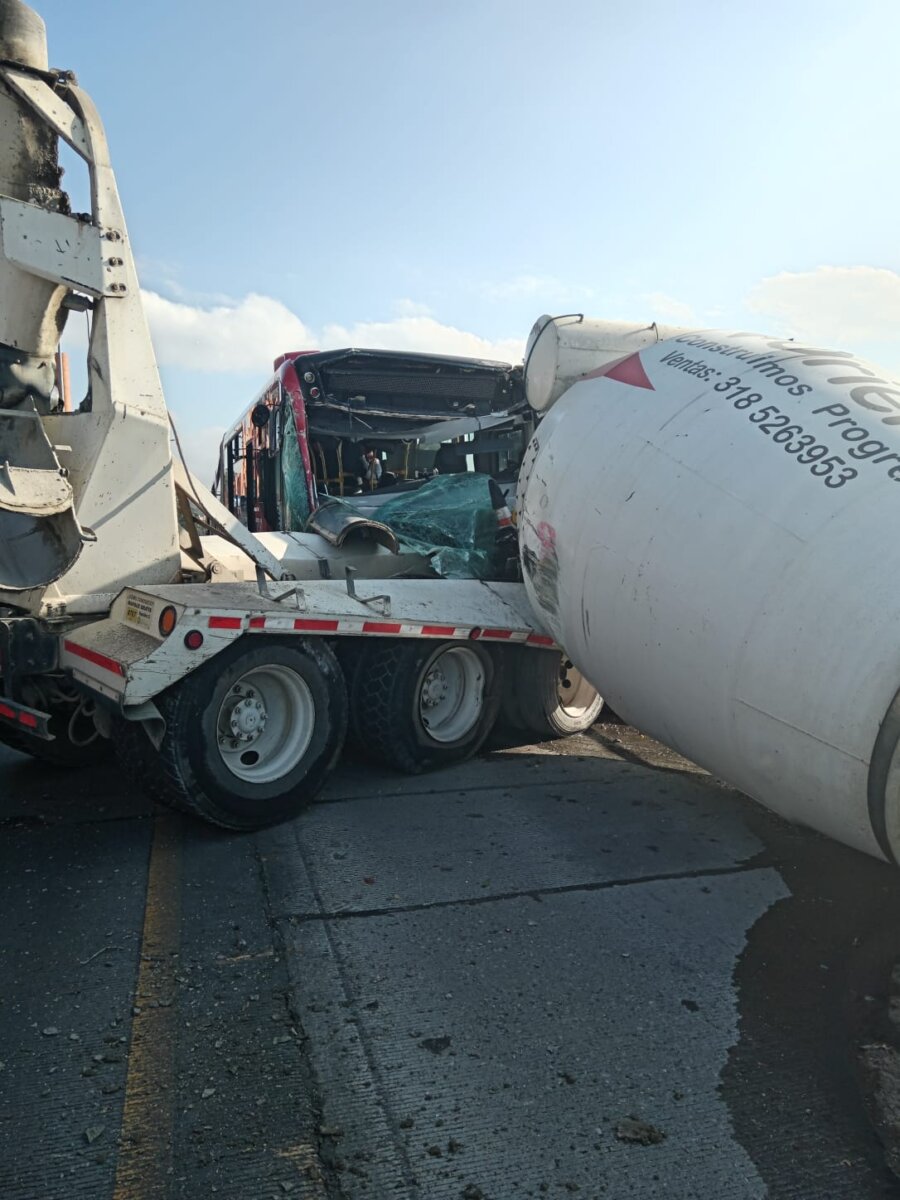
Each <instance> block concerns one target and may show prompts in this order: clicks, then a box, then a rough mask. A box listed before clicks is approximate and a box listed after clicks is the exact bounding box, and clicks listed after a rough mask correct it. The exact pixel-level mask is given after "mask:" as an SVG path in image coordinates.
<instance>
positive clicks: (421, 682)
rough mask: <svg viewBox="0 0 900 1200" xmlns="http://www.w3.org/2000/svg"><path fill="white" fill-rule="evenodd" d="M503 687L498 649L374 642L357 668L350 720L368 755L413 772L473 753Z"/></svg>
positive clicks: (491, 720) (459, 644) (496, 709)
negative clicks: (494, 652)
mask: <svg viewBox="0 0 900 1200" xmlns="http://www.w3.org/2000/svg"><path fill="white" fill-rule="evenodd" d="M502 687H503V669H502V663H501V661H500V659H499V657H497V656H495V655H494V654H492V653H491V651H490V650H489V649H488V648H487V647H485V646H482V645H478V644H476V643H474V642H441V643H440V644H439V645H435V644H434V643H433V642H421V641H414V640H412V639H410V640H405V641H397V642H372V643H371V644H370V645H367V646H365V647H364V648H363V649H362V650H361V651H360V655H359V660H358V662H357V665H356V670H355V671H354V673H353V687H352V692H351V707H352V709H353V720H352V724H353V727H354V729H355V730H356V734H357V737H358V739H359V741H360V743H361V744H362V745H364V746H365V748H366V751H367V752H368V754H369V755H370V756H371V757H373V758H375V759H377V760H379V761H381V762H383V763H385V764H387V765H388V766H390V767H394V768H396V769H397V770H400V771H405V772H406V773H407V774H410V775H416V774H419V773H420V772H421V771H427V770H430V769H432V768H434V767H443V766H449V765H450V764H451V763H456V762H462V761H463V760H464V759H467V758H470V757H471V756H472V755H473V754H475V752H476V751H477V750H478V749H479V747H480V746H481V745H482V743H483V742H484V740H485V738H486V737H487V736H488V734H489V733H490V731H491V729H492V728H493V726H494V722H495V721H496V719H497V713H498V712H499V709H500V696H501V693H502Z"/></svg>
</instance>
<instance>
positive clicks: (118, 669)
mask: <svg viewBox="0 0 900 1200" xmlns="http://www.w3.org/2000/svg"><path fill="white" fill-rule="evenodd" d="M65 648H66V650H68V652H69V653H70V654H74V655H75V657H76V658H83V659H84V660H85V662H89V663H93V664H94V666H95V667H102V668H103V670H104V671H109V672H110V673H111V674H112V675H121V676H122V677H123V678H124V676H125V668H124V667H123V666H122V664H121V663H118V662H116V660H115V659H114V658H107V657H106V655H105V654H98V653H97V651H96V650H88V648H87V647H86V646H79V645H78V644H77V643H76V642H66V643H65Z"/></svg>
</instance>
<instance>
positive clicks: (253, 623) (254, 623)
mask: <svg viewBox="0 0 900 1200" xmlns="http://www.w3.org/2000/svg"><path fill="white" fill-rule="evenodd" d="M265 627H266V618H265V617H251V618H250V628H251V629H265Z"/></svg>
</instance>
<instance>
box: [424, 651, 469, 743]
mask: <svg viewBox="0 0 900 1200" xmlns="http://www.w3.org/2000/svg"><path fill="white" fill-rule="evenodd" d="M484 684H485V677H484V664H483V663H482V661H481V659H480V657H479V656H478V655H477V654H476V653H475V651H474V650H471V649H470V648H469V647H468V646H454V647H452V648H451V649H449V650H442V651H441V652H440V653H438V654H436V655H435V656H434V658H432V659H431V661H430V662H429V663H428V664H427V665H426V667H425V670H424V672H423V673H422V677H421V680H420V682H419V689H418V712H419V720H420V721H421V723H422V727H423V729H424V730H425V732H426V733H427V734H428V736H429V737H430V738H433V739H434V741H436V742H441V743H443V744H447V743H450V742H458V741H459V740H460V738H463V737H465V736H466V734H468V733H471V732H472V730H473V729H474V728H475V727H476V726H477V724H478V722H479V720H480V718H481V712H482V709H483V708H484Z"/></svg>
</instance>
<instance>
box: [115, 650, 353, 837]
mask: <svg viewBox="0 0 900 1200" xmlns="http://www.w3.org/2000/svg"><path fill="white" fill-rule="evenodd" d="M156 704H157V707H158V708H159V711H160V714H161V715H162V717H163V719H164V720H165V732H164V734H163V737H162V741H161V743H160V745H159V746H158V747H157V746H155V745H154V744H153V743H152V742H151V741H150V738H149V735H148V733H147V730H146V728H145V727H144V726H143V724H140V723H137V722H131V721H125V720H120V721H119V722H117V726H116V730H115V733H114V740H115V743H116V748H117V751H118V753H119V757H120V759H121V760H122V762H123V764H124V765H125V766H126V767H127V768H128V769H129V771H130V772H131V774H132V775H135V773H136V774H137V776H138V778H139V781H140V782H141V783H142V785H143V786H144V788H145V790H149V791H150V792H151V794H152V795H153V796H154V797H155V798H156V799H159V800H162V801H163V802H165V803H167V804H169V805H171V806H173V807H176V808H180V809H183V810H184V811H186V812H190V813H192V814H193V815H195V816H198V817H201V818H203V819H204V820H205V821H208V822H210V823H212V824H214V825H219V826H221V827H223V828H225V829H235V830H248V829H258V828H261V827H263V826H266V825H274V824H277V823H278V822H280V821H285V820H287V819H288V818H290V817H293V816H296V815H297V814H298V813H300V812H302V811H303V809H305V808H306V807H307V806H308V805H309V804H311V803H312V801H313V799H314V798H315V796H316V794H317V793H318V792H319V790H320V789H321V787H322V785H323V784H324V782H325V780H326V779H327V778H328V775H329V774H330V772H331V770H332V768H333V767H334V765H335V763H336V762H337V759H338V757H339V755H340V753H341V749H342V747H343V744H344V738H345V735H346V731H347V691H346V687H345V686H344V679H343V675H342V673H341V669H340V666H339V665H338V662H337V659H336V658H335V655H334V653H333V651H332V650H331V648H330V647H329V646H328V645H327V644H326V643H325V642H322V641H319V640H316V639H310V640H309V641H299V640H297V639H285V640H284V641H277V640H275V639H269V638H266V639H264V640H263V641H261V642H255V641H252V640H251V641H244V640H242V641H238V642H236V643H235V644H234V645H233V646H231V647H229V649H227V650H224V651H223V652H222V653H221V654H218V655H217V656H216V657H215V658H214V659H212V660H211V661H210V662H208V663H206V664H205V665H204V666H202V667H200V668H198V669H197V670H196V671H194V672H193V673H192V674H190V675H188V676H187V677H186V678H184V679H182V680H181V681H180V682H179V683H178V684H177V685H176V686H175V687H173V688H171V689H170V690H169V691H168V692H165V693H163V694H162V695H161V696H159V697H158V698H157V701H156Z"/></svg>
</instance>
